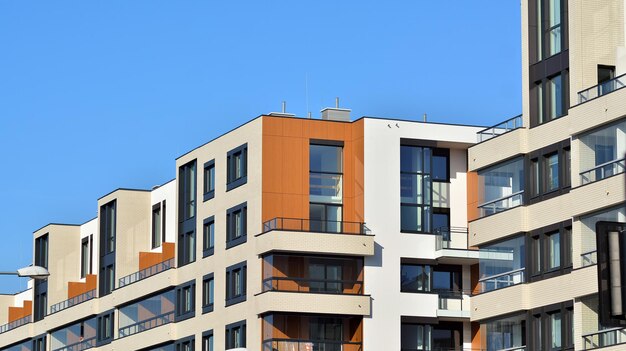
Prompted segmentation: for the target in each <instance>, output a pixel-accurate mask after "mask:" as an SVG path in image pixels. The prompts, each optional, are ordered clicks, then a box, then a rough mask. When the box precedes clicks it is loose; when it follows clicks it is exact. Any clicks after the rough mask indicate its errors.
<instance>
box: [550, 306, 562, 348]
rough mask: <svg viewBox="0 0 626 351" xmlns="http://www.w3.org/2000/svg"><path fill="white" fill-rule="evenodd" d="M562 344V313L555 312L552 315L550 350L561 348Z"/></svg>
mask: <svg viewBox="0 0 626 351" xmlns="http://www.w3.org/2000/svg"><path fill="white" fill-rule="evenodd" d="M561 345H563V342H562V340H561V313H560V312H555V313H552V314H551V315H550V350H555V349H560V348H561Z"/></svg>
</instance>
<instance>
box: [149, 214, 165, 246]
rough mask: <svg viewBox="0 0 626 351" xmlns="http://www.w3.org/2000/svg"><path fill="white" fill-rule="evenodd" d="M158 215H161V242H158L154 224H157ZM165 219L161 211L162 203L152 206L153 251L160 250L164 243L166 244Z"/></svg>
mask: <svg viewBox="0 0 626 351" xmlns="http://www.w3.org/2000/svg"><path fill="white" fill-rule="evenodd" d="M156 213H158V214H159V216H160V221H159V222H160V223H159V225H160V226H161V227H160V228H159V229H160V233H159V236H160V238H159V240H157V237H156V234H157V232H156V228H155V225H154V223H155V221H154V219H155V214H156ZM163 218H164V217H163V211H162V210H161V203H160V202H159V203H156V204H154V205H152V223H151V224H152V236H151V247H152V248H153V249H156V248H158V247H161V244H162V243H163V242H165V239H164V236H163V224H164V222H165V221H164V220H163Z"/></svg>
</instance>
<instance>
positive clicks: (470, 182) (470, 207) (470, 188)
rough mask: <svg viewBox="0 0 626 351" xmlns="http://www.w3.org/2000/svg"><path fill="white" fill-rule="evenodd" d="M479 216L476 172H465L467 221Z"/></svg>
mask: <svg viewBox="0 0 626 351" xmlns="http://www.w3.org/2000/svg"><path fill="white" fill-rule="evenodd" d="M479 217H480V212H479V211H478V173H476V172H467V221H468V222H470V221H473V220H475V219H478V218H479Z"/></svg>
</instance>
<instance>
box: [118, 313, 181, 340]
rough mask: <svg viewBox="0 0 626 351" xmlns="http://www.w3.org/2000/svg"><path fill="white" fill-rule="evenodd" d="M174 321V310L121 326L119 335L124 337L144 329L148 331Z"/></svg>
mask: <svg viewBox="0 0 626 351" xmlns="http://www.w3.org/2000/svg"><path fill="white" fill-rule="evenodd" d="M172 322H174V311H171V312H167V313H164V314H161V315H158V316H154V317H152V318H148V319H146V320H143V321H140V322H137V323H134V324H131V325H127V326H125V327H123V328H120V329H119V334H120V336H119V337H120V338H123V337H125V336H129V335H133V334H137V333H141V332H142V331H146V330H149V329H152V328H156V327H159V326H162V325H164V324H168V323H172Z"/></svg>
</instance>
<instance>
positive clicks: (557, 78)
mask: <svg viewBox="0 0 626 351" xmlns="http://www.w3.org/2000/svg"><path fill="white" fill-rule="evenodd" d="M532 90H533V91H534V94H532V95H531V97H532V99H531V105H532V106H534V108H533V109H532V111H533V116H532V122H533V123H532V125H533V126H534V125H538V124H543V123H546V122H549V121H552V120H554V119H557V118H559V117H562V116H564V115H565V114H566V113H567V109H568V108H569V96H568V94H569V75H568V71H567V70H564V71H561V72H558V73H557V74H556V75H553V76H550V77H547V78H544V79H541V80H537V81H536V82H535V85H534V87H533V89H532Z"/></svg>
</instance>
